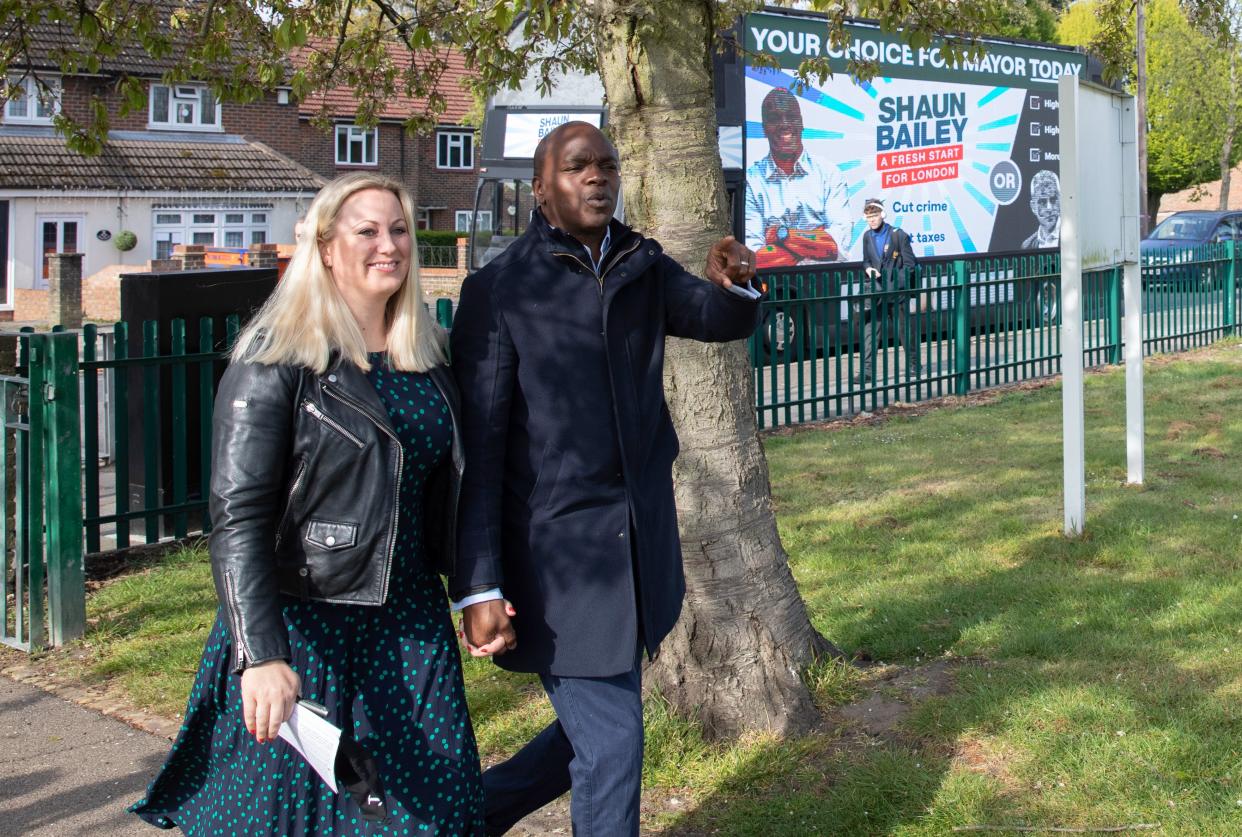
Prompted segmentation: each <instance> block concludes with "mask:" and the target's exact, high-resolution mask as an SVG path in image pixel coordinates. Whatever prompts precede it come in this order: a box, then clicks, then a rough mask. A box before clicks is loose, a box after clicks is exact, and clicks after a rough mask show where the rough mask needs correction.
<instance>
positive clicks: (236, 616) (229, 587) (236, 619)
mask: <svg viewBox="0 0 1242 837" xmlns="http://www.w3.org/2000/svg"><path fill="white" fill-rule="evenodd" d="M224 592H225V594H226V595H227V596H228V599H229V606H228V611H229V621H230V622H232V623H233V639H234V641H235V642H236V644H237V668H239V669H243V668H244V667H245V665H246V655H247V654H250V649H249V648H247V647H246V635H245V634H244V633H242V624H241V613H240V612H239V609H238V606H237V582H235V581H234V580H233V574H232V573H231V572H229V571H227V570H225V573H224ZM250 659H252V660H253V659H254V655H253V654H250Z"/></svg>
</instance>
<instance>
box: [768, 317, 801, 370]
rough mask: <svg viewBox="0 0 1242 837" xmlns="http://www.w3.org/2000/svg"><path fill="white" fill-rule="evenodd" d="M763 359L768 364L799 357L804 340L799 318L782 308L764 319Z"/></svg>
mask: <svg viewBox="0 0 1242 837" xmlns="http://www.w3.org/2000/svg"><path fill="white" fill-rule="evenodd" d="M761 329H762V331H763V359H764V361H765V362H767V363H773V362H777V361H782V360H789V359H791V358H795V357H799V356H800V353H799V348H800V347H801V345H802V341H803V339H804V336H803V333H802V332H803V329H802V327H801V323H800V322H799V318H798V317H797V316H791V315H790V314H789V313H788V312H787V311H785V310H784V309H782V308H773V309H771V310H770V311H769V312H768V313H767V314H766V315H765V316H764V318H763V325H762V326H761Z"/></svg>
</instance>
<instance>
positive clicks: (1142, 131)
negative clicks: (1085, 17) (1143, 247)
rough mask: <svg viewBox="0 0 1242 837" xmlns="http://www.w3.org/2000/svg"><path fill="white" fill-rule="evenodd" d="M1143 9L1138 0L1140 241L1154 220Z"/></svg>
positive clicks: (1145, 27)
mask: <svg viewBox="0 0 1242 837" xmlns="http://www.w3.org/2000/svg"><path fill="white" fill-rule="evenodd" d="M1145 6H1146V2H1145V0H1138V3H1137V4H1135V10H1134V12H1135V23H1134V38H1135V64H1136V66H1137V72H1136V73H1135V75H1136V78H1135V91H1134V102H1135V108H1136V111H1137V112H1136V114H1135V116H1136V121H1137V122H1138V164H1139V177H1138V186H1139V212H1141V213H1143V214H1142V215H1141V216H1140V217H1139V236H1140V237H1142V236H1146V235H1147V233H1149V232H1151V227H1152V223H1151V222H1152V219H1154V218H1155V217H1156V214H1155V213H1154V212H1153V211H1152V210H1151V196H1150V195H1148V194H1147V188H1148V185H1147V15H1146V13H1145ZM1156 206H1157V207H1159V206H1160V199H1159V198H1157V199H1156Z"/></svg>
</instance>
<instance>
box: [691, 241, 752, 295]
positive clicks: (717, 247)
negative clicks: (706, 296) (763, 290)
mask: <svg viewBox="0 0 1242 837" xmlns="http://www.w3.org/2000/svg"><path fill="white" fill-rule="evenodd" d="M755 267H756V264H755V254H754V253H752V252H751V251H750V249H749V248H747V247H746V245H744V244H742V243H741V242H739V241H738V240H737V239H735V238H734V237H733V236H731V235H726V236H725V237H724V238H722V239H720V240H719V241H717V242H716V243H715V244H713V245H712V249H711V250H709V251H708V253H707V267H706V268H705V269H704V271H703V275H704V276H705V277H706V278H707V279H708V280H709V281H710V282H711V283H712V284H714V285H719V286H720V287H722V288H728V287H730V286H731V285H745V284H746V283H748V282H749V281H750V280H751V279H752V278H753V277H754V275H755Z"/></svg>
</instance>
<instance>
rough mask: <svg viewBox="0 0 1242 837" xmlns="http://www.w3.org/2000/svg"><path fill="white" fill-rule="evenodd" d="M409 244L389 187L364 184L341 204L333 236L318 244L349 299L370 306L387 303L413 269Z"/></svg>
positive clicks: (325, 261)
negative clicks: (383, 187)
mask: <svg viewBox="0 0 1242 837" xmlns="http://www.w3.org/2000/svg"><path fill="white" fill-rule="evenodd" d="M411 246H412V238H411V236H410V230H409V226H408V225H407V224H406V221H405V215H404V213H402V211H401V201H399V200H397V196H396V195H394V194H393V193H392V192H389V191H388V190H387V189H363V190H361V191H358V192H355V193H354V194H352V195H350V196H349V197H348V198H347V199H346V200H345V203H344V204H342V205H341V211H340V213H339V214H338V215H337V218H336V226H335V227H334V228H333V230H332V239H331V240H330V241H328V242H327V243H326V244H321V245H320V246H319V249H320V254H321V255H322V256H323V262H324V265H325V266H326V267H327V268H328V269H329V270H330V271H331V272H332V278H333V280H335V282H336V287H337V289H339V290H340V292H341V296H343V297H345V300H346V302H347V303H349V302H357V303H360V304H363V305H366V304H374V303H376V302H381V303H383V302H387V300H388V298H389V297H390V296H392V295H393V294H394V293H396V292H397V291H398V290H400V288H401V283H402V282H404V281H405V277H406V274H407V273H408V272H409V269H410V249H411ZM350 307H351V308H353V307H354V306H353V305H351V306H350Z"/></svg>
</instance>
